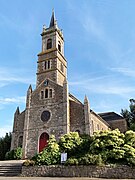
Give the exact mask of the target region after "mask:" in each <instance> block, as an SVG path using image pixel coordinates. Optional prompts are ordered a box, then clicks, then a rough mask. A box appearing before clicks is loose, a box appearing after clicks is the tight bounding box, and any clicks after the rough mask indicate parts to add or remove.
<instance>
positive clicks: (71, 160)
mask: <svg viewBox="0 0 135 180" xmlns="http://www.w3.org/2000/svg"><path fill="white" fill-rule="evenodd" d="M78 163H79V162H78V159H77V158H69V159H68V160H67V161H66V163H65V165H70V166H73V165H78Z"/></svg>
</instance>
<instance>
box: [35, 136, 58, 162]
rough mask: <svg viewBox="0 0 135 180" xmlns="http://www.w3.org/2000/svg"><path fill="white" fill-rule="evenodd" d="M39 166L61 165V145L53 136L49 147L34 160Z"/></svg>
mask: <svg viewBox="0 0 135 180" xmlns="http://www.w3.org/2000/svg"><path fill="white" fill-rule="evenodd" d="M32 160H33V161H35V164H37V165H51V164H59V163H60V151H59V145H58V143H57V142H56V139H55V137H54V136H51V137H50V139H49V142H48V146H47V147H46V148H45V149H44V150H43V151H42V152H40V153H39V154H37V155H35V156H34V157H33V158H32Z"/></svg>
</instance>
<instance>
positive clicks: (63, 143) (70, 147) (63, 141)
mask: <svg viewBox="0 0 135 180" xmlns="http://www.w3.org/2000/svg"><path fill="white" fill-rule="evenodd" d="M82 142H83V141H82V139H81V137H80V136H79V134H78V132H70V133H69V134H65V135H64V136H62V137H61V138H60V141H59V146H60V151H61V152H67V154H68V156H69V157H70V156H73V155H74V154H76V151H78V148H79V146H80V145H81V143H82Z"/></svg>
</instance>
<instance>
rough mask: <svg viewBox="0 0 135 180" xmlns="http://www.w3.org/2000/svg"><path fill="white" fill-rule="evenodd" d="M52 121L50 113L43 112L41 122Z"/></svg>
mask: <svg viewBox="0 0 135 180" xmlns="http://www.w3.org/2000/svg"><path fill="white" fill-rule="evenodd" d="M49 119H50V112H49V111H43V112H42V114H41V120H42V121H44V122H45V121H48V120H49Z"/></svg>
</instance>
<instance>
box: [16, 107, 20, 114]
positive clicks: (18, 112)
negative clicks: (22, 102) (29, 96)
mask: <svg viewBox="0 0 135 180" xmlns="http://www.w3.org/2000/svg"><path fill="white" fill-rule="evenodd" d="M15 114H16V115H19V114H20V110H19V106H18V107H17V109H16V111H15Z"/></svg>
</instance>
